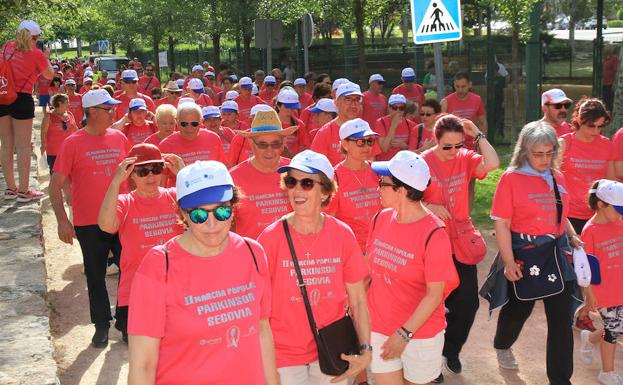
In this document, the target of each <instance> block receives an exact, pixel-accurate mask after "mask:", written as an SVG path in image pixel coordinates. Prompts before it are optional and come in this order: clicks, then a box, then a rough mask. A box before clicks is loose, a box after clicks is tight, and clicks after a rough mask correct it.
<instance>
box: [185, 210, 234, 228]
mask: <svg viewBox="0 0 623 385" xmlns="http://www.w3.org/2000/svg"><path fill="white" fill-rule="evenodd" d="M186 212H187V213H188V216H189V217H190V220H191V221H192V222H193V223H195V224H198V225H200V224H202V223H204V222H205V221H207V220H208V216H209V215H210V213H212V214H214V218H215V219H216V220H217V221H219V222H224V221H226V220H228V219H229V218H231V213H232V211H231V206H216V207H215V208H214V209H212V210H206V209H203V208H201V207H195V208H194V209H190V210H186Z"/></svg>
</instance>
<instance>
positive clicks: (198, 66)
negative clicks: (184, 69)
mask: <svg viewBox="0 0 623 385" xmlns="http://www.w3.org/2000/svg"><path fill="white" fill-rule="evenodd" d="M203 71H204V70H203V67H202V66H200V65H199V64H195V65H194V66H193V69H192V72H203Z"/></svg>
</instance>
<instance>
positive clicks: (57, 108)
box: [41, 94, 78, 174]
mask: <svg viewBox="0 0 623 385" xmlns="http://www.w3.org/2000/svg"><path fill="white" fill-rule="evenodd" d="M51 104H52V110H51V111H50V112H49V113H48V114H46V115H45V116H44V117H43V120H42V121H41V156H43V154H46V156H47V161H48V166H49V167H50V174H52V170H53V169H54V162H55V161H56V155H57V154H58V153H59V151H60V149H61V145H62V144H63V141H64V140H65V138H67V137H68V136H69V135H71V134H72V133H73V132H74V131H76V130H78V125H77V124H76V120H75V119H74V116H73V114H72V113H71V112H70V111H69V97H68V96H67V95H65V94H56V95H54V96H53V97H52V101H51Z"/></svg>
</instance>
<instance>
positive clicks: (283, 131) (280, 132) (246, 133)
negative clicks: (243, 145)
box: [237, 126, 299, 138]
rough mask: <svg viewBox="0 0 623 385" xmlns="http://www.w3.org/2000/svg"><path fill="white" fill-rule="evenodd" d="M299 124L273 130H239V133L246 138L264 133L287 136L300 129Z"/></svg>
mask: <svg viewBox="0 0 623 385" xmlns="http://www.w3.org/2000/svg"><path fill="white" fill-rule="evenodd" d="M298 128H299V127H298V126H292V127H288V128H282V129H281V130H273V131H256V132H251V131H238V132H237V133H238V134H240V135H242V136H244V137H245V138H255V137H258V136H262V135H281V136H287V135H290V134H292V133H293V132H294V131H296V130H298Z"/></svg>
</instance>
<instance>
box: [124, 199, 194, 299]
mask: <svg viewBox="0 0 623 385" xmlns="http://www.w3.org/2000/svg"><path fill="white" fill-rule="evenodd" d="M159 189H160V195H159V196H158V197H155V198H141V197H139V196H138V195H137V194H136V191H132V192H130V193H128V194H120V195H119V197H118V198H117V219H118V221H119V240H120V241H121V246H123V248H122V249H121V271H122V272H123V273H122V274H121V276H120V277H119V287H118V289H117V305H118V306H128V304H129V303H130V287H131V286H132V279H133V278H134V273H135V272H136V270H137V269H138V267H139V266H140V264H141V261H142V260H143V257H144V256H145V254H146V253H147V252H148V251H149V249H151V248H152V247H154V246H157V245H162V244H164V243H165V242H166V241H168V240H169V239H171V238H173V237H174V236H176V235H179V234H182V233H183V232H184V226H183V225H182V224H181V223H180V221H179V220H178V218H177V210H178V208H177V204H176V195H175V189H165V188H162V187H160V188H159Z"/></svg>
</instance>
